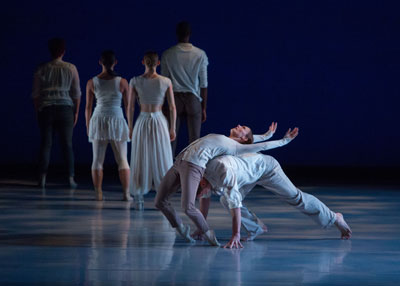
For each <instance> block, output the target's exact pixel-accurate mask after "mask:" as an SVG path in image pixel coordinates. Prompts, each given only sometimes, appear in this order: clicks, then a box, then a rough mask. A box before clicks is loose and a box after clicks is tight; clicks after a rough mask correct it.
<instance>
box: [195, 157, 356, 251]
mask: <svg viewBox="0 0 400 286" xmlns="http://www.w3.org/2000/svg"><path fill="white" fill-rule="evenodd" d="M255 185H260V186H262V187H264V188H266V189H268V190H270V191H272V192H273V193H274V194H276V195H277V196H279V197H280V198H281V199H282V200H284V201H286V202H287V203H288V204H290V205H292V206H294V207H295V208H297V209H298V210H299V211H301V212H302V213H304V214H306V215H308V216H309V217H311V218H312V219H313V220H314V221H315V222H317V223H318V224H319V225H321V226H322V228H328V227H330V226H332V225H333V224H334V225H336V227H337V228H338V229H339V231H340V232H341V237H342V239H349V238H350V237H351V229H350V227H349V226H348V225H347V223H346V222H345V220H344V218H343V215H342V214H341V213H334V212H332V211H331V210H330V209H329V208H328V207H327V206H326V205H325V204H324V203H322V202H321V201H320V200H318V199H317V198H316V197H314V196H312V195H310V194H307V193H304V192H302V191H300V190H299V189H298V188H296V187H295V186H294V185H293V183H292V182H291V181H290V180H289V178H288V177H287V176H286V175H285V173H284V172H283V170H282V168H281V166H280V165H279V163H278V161H277V160H275V159H274V158H273V157H271V156H268V155H263V154H254V153H253V154H243V155H240V156H238V157H236V156H220V157H217V158H214V159H213V160H211V161H209V162H208V164H207V168H206V170H205V173H204V177H203V179H202V180H201V181H200V187H199V193H198V196H199V197H200V210H201V212H202V213H203V215H204V217H207V213H208V207H209V203H210V202H209V201H210V196H211V191H213V192H214V193H216V194H218V195H220V196H221V198H220V201H221V203H222V205H223V206H224V207H225V208H226V209H229V210H230V213H231V215H232V232H233V233H232V238H231V240H230V241H229V242H228V243H227V244H226V245H225V247H229V248H232V247H233V248H236V247H237V248H239V247H243V246H242V244H241V243H240V225H241V224H242V225H243V227H244V228H245V229H246V231H247V232H248V237H247V238H246V239H245V240H253V239H254V238H255V237H256V236H257V235H259V234H261V233H264V232H266V231H267V228H266V226H265V225H264V224H263V223H262V222H261V221H260V220H259V219H258V218H257V217H256V215H255V214H254V213H252V212H251V211H249V210H248V209H247V208H246V207H245V206H243V205H242V200H243V199H244V198H245V196H246V195H247V194H248V193H249V192H250V191H251V190H252V189H253V187H254V186H255ZM242 215H243V219H242ZM193 236H195V237H196V236H197V237H198V236H199V232H198V231H196V232H195V234H194V235H193Z"/></svg>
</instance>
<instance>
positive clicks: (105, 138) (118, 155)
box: [85, 50, 132, 201]
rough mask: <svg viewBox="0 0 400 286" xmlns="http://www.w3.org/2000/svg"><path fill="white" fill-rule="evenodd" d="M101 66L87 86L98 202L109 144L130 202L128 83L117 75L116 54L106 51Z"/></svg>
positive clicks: (88, 121)
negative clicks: (127, 115)
mask: <svg viewBox="0 0 400 286" xmlns="http://www.w3.org/2000/svg"><path fill="white" fill-rule="evenodd" d="M99 63H100V65H101V66H102V72H101V73H100V74H99V75H97V76H95V77H94V78H92V79H90V80H89V81H88V83H87V85H86V109H85V117H86V128H87V134H88V136H89V141H90V142H92V145H93V162H92V179H93V185H94V189H95V191H96V199H97V200H103V192H102V183H103V163H104V157H105V154H106V150H107V146H108V143H110V144H111V147H112V149H113V152H114V157H115V160H116V161H117V164H118V171H119V178H120V180H121V184H122V189H123V199H124V200H125V201H131V200H132V197H131V196H130V194H129V164H128V160H127V149H128V147H127V142H128V141H129V129H128V124H127V123H126V121H125V118H124V114H123V112H122V108H121V100H122V99H123V100H124V105H125V112H126V113H127V112H128V103H129V98H128V91H129V88H128V82H127V80H126V79H124V78H121V77H120V76H117V74H116V73H115V72H114V66H115V65H116V64H117V60H116V58H115V54H114V52H113V51H110V50H109V51H104V52H103V53H102V54H101V59H100V61H99ZM94 98H96V108H95V109H94V112H93V113H92V109H93V100H94Z"/></svg>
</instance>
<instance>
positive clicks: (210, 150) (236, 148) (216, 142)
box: [178, 134, 292, 168]
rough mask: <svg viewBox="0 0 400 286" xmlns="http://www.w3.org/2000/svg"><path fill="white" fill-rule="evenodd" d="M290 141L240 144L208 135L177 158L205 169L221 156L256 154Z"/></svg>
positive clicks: (219, 136) (224, 137)
mask: <svg viewBox="0 0 400 286" xmlns="http://www.w3.org/2000/svg"><path fill="white" fill-rule="evenodd" d="M291 140H292V139H290V138H283V139H281V140H275V141H268V142H262V143H257V144H240V143H238V142H236V141H235V140H233V139H231V138H229V137H227V136H225V135H220V134H208V135H207V136H204V137H202V138H199V139H197V140H196V141H194V142H192V143H191V144H190V145H189V146H187V147H186V148H185V149H183V150H182V152H181V153H180V154H179V155H178V156H182V157H181V159H182V160H185V161H188V162H190V163H193V164H195V165H197V166H200V167H202V168H205V167H206V165H207V163H208V161H209V160H211V159H213V158H215V157H217V156H221V155H239V154H244V153H256V152H259V151H264V150H269V149H273V148H277V147H281V146H283V145H286V144H288V143H289V142H290V141H291Z"/></svg>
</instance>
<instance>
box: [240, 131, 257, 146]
mask: <svg viewBox="0 0 400 286" xmlns="http://www.w3.org/2000/svg"><path fill="white" fill-rule="evenodd" d="M246 138H247V140H246V141H245V142H242V144H253V142H254V136H253V131H251V129H250V128H249V133H247V135H246Z"/></svg>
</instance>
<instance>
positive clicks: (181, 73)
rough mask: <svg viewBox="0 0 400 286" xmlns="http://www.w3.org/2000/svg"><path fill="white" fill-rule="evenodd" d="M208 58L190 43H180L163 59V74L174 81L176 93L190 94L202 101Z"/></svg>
mask: <svg viewBox="0 0 400 286" xmlns="http://www.w3.org/2000/svg"><path fill="white" fill-rule="evenodd" d="M207 65H208V58H207V55H206V53H205V52H204V51H203V50H201V49H199V48H197V47H195V46H193V45H192V44H190V43H179V44H177V45H176V46H173V47H171V48H169V49H168V50H166V51H165V52H164V53H163V54H162V57H161V74H162V75H164V76H166V77H168V78H170V79H171V80H172V85H173V88H174V91H175V92H190V93H193V94H194V95H196V96H197V98H198V99H199V100H200V101H201V100H202V99H201V97H200V88H206V87H207V85H208V82H207Z"/></svg>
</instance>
